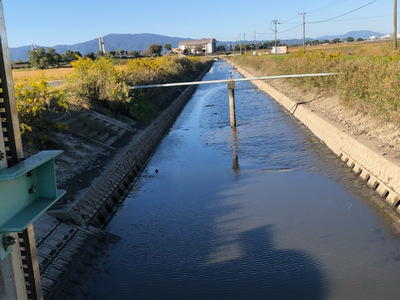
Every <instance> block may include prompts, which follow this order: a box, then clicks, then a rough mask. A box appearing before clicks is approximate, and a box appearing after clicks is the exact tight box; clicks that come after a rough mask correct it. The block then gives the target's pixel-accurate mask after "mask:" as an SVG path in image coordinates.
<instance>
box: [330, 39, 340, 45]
mask: <svg viewBox="0 0 400 300" xmlns="http://www.w3.org/2000/svg"><path fill="white" fill-rule="evenodd" d="M338 43H340V39H339V38H336V39H333V40H332V41H331V44H338Z"/></svg>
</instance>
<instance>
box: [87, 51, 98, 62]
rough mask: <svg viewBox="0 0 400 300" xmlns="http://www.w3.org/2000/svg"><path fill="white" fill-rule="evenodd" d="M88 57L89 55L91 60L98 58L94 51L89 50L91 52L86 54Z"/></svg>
mask: <svg viewBox="0 0 400 300" xmlns="http://www.w3.org/2000/svg"><path fill="white" fill-rule="evenodd" d="M86 57H87V58H90V59H91V60H95V59H96V57H95V56H94V53H93V52H89V53H88V54H87V55H86Z"/></svg>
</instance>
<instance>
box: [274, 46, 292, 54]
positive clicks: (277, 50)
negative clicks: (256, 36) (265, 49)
mask: <svg viewBox="0 0 400 300" xmlns="http://www.w3.org/2000/svg"><path fill="white" fill-rule="evenodd" d="M287 51H288V48H287V46H278V47H272V50H271V53H273V54H286V53H287Z"/></svg>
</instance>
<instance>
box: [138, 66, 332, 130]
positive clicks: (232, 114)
mask: <svg viewBox="0 0 400 300" xmlns="http://www.w3.org/2000/svg"><path fill="white" fill-rule="evenodd" d="M337 74H338V73H314V74H294V75H277V76H262V77H253V78H237V79H232V76H230V78H229V79H222V80H208V81H191V82H177V83H163V84H151V85H139V86H132V87H131V89H132V90H136V89H147V88H163V87H173V86H188V85H200V84H213V83H227V84H228V91H229V112H230V123H231V127H232V128H233V127H236V112H235V81H254V80H270V79H282V78H301V77H317V76H332V75H337Z"/></svg>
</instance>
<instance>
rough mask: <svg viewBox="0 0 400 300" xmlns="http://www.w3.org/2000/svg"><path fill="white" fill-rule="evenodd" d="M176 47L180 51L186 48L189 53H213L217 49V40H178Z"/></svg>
mask: <svg viewBox="0 0 400 300" xmlns="http://www.w3.org/2000/svg"><path fill="white" fill-rule="evenodd" d="M178 48H179V49H181V50H182V51H185V49H188V51H189V52H190V53H214V52H216V51H217V41H216V40H215V39H201V40H187V41H180V42H179V43H178Z"/></svg>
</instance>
